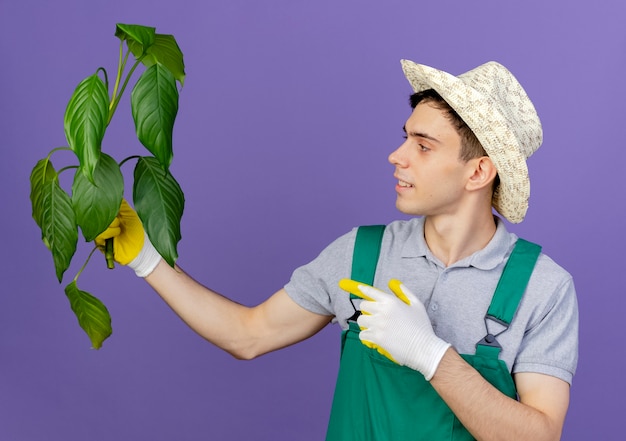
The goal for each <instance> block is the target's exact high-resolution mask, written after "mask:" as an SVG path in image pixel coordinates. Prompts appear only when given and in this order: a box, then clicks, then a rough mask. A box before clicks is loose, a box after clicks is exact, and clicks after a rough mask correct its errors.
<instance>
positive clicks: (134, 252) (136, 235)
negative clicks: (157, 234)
mask: <svg viewBox="0 0 626 441" xmlns="http://www.w3.org/2000/svg"><path fill="white" fill-rule="evenodd" d="M111 238H112V239H113V253H114V254H113V257H114V259H115V261H116V262H117V263H119V264H120V265H128V267H129V268H131V269H133V270H134V271H135V274H137V276H139V277H146V276H148V275H149V274H150V273H151V272H152V271H153V270H154V268H156V266H157V265H158V264H159V262H160V261H161V256H160V255H159V253H158V252H157V250H156V249H155V248H154V246H153V245H152V243H151V242H150V239H148V235H147V234H146V233H145V231H144V229H143V225H142V223H141V220H140V219H139V216H137V213H136V212H135V210H133V209H132V208H131V206H130V205H128V202H126V200H125V199H122V205H121V206H120V211H119V213H118V215H117V217H116V218H115V219H113V222H111V225H109V228H107V229H106V230H104V231H103V232H102V233H100V234H99V235H98V237H96V239H95V242H96V245H97V246H98V247H99V248H102V249H104V247H105V242H106V240H107V239H111Z"/></svg>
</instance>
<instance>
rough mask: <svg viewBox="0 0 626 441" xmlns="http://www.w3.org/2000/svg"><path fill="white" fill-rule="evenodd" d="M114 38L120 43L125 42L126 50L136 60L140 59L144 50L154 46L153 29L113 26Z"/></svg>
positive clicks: (126, 25) (124, 25)
mask: <svg viewBox="0 0 626 441" xmlns="http://www.w3.org/2000/svg"><path fill="white" fill-rule="evenodd" d="M115 36H116V37H117V38H119V39H120V40H121V41H126V44H127V45H128V49H130V51H131V52H132V53H133V55H135V57H136V58H140V57H141V56H142V55H144V52H145V51H146V49H148V48H149V47H150V46H152V44H154V38H155V37H154V36H155V28H152V27H149V26H141V25H133V24H123V23H118V24H117V25H116V26H115Z"/></svg>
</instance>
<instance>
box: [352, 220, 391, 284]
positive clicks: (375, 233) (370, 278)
mask: <svg viewBox="0 0 626 441" xmlns="http://www.w3.org/2000/svg"><path fill="white" fill-rule="evenodd" d="M384 232H385V226H384V225H364V226H361V227H359V229H358V230H357V232H356V240H355V243H354V251H353V254H352V274H351V275H350V277H351V278H352V280H355V281H357V282H361V283H365V284H367V285H373V284H374V275H375V274H376V265H377V263H378V255H379V254H380V246H381V243H382V240H383V233H384Z"/></svg>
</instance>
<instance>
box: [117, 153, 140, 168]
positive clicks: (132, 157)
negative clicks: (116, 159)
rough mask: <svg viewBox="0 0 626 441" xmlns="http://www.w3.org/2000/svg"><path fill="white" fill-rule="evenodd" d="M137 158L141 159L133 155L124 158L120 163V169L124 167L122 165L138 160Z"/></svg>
mask: <svg viewBox="0 0 626 441" xmlns="http://www.w3.org/2000/svg"><path fill="white" fill-rule="evenodd" d="M139 158H141V156H139V155H133V156H129V157H128V158H124V159H123V160H122V162H120V168H121V167H122V165H124V163H126V162H128V161H130V160H131V159H139Z"/></svg>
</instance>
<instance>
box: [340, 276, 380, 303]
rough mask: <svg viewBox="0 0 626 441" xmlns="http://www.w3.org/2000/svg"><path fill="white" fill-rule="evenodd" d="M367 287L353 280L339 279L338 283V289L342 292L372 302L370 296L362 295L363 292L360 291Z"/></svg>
mask: <svg viewBox="0 0 626 441" xmlns="http://www.w3.org/2000/svg"><path fill="white" fill-rule="evenodd" d="M368 286H369V285H366V284H365V283H360V282H357V281H355V280H350V279H341V280H340V281H339V288H341V289H343V290H344V291H348V292H349V293H351V294H354V295H355V296H357V297H360V298H362V299H365V300H369V301H374V299H373V298H371V297H370V296H368V295H366V294H365V293H363V291H361V287H363V288H365V287H368Z"/></svg>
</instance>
